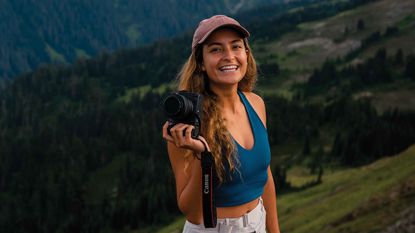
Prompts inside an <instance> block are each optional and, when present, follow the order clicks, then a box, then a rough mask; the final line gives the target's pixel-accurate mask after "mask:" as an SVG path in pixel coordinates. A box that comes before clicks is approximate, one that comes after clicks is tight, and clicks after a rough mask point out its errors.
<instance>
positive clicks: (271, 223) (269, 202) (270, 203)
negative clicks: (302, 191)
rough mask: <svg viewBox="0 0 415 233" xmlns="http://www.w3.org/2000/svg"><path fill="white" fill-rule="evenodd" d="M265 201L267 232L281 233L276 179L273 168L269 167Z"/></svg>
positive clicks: (263, 195) (264, 195) (264, 194)
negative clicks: (273, 175) (273, 176)
mask: <svg viewBox="0 0 415 233" xmlns="http://www.w3.org/2000/svg"><path fill="white" fill-rule="evenodd" d="M262 199H263V200H264V207H265V210H266V212H267V219H266V223H267V232H268V233H280V227H279V224H278V214H277V196H276V193H275V185H274V179H273V178H272V172H271V168H270V167H269V166H268V180H267V183H266V184H265V187H264V193H263V194H262Z"/></svg>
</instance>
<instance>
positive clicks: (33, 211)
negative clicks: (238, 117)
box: [0, 0, 415, 233]
mask: <svg viewBox="0 0 415 233" xmlns="http://www.w3.org/2000/svg"><path fill="white" fill-rule="evenodd" d="M290 4H291V5H290V7H287V5H273V6H268V7H264V8H259V9H253V10H252V11H250V12H245V13H244V12H241V13H240V14H238V15H237V16H238V17H241V21H243V22H244V25H245V26H246V27H247V28H248V29H249V30H250V32H251V33H252V37H251V38H250V42H251V45H252V48H253V51H254V55H255V56H256V58H257V61H258V68H259V71H260V76H259V82H258V86H257V88H256V92H258V93H259V94H260V95H262V96H263V98H264V101H265V103H266V106H267V131H268V135H269V141H270V145H271V151H272V170H273V173H274V181H275V182H276V187H278V190H277V191H278V195H279V197H281V199H282V200H284V195H291V194H292V196H295V198H294V199H295V201H296V202H291V201H290V200H289V199H290V198H287V199H285V200H288V201H286V203H292V206H290V205H289V204H287V207H288V208H287V209H285V208H284V207H282V212H281V218H282V219H285V220H286V221H284V224H286V225H285V226H286V227H287V228H286V229H290V230H292V231H294V230H296V229H294V228H296V224H297V222H293V224H290V223H289V222H288V221H290V219H291V220H292V219H296V218H292V217H291V218H290V217H289V214H290V211H297V210H298V212H295V213H299V212H302V210H301V207H305V208H306V207H308V206H309V205H311V204H313V203H315V204H318V203H324V201H325V200H326V199H324V198H325V197H328V198H329V197H330V196H333V195H335V194H336V193H337V192H336V191H338V189H335V190H334V192H331V191H333V189H332V187H336V188H337V187H339V186H338V185H339V183H337V184H335V186H330V183H329V182H328V181H329V179H330V180H331V181H333V183H335V180H332V179H331V178H330V172H331V170H332V169H334V170H337V169H354V171H358V170H359V167H360V166H366V165H368V164H370V163H372V162H375V161H377V160H379V159H383V158H385V157H392V156H394V155H397V154H400V153H401V152H402V151H404V150H406V149H407V148H408V147H409V146H410V145H413V144H414V143H415V131H414V130H413V129H414V128H415V121H414V119H415V111H414V107H413V106H414V105H413V104H412V105H411V104H410V103H411V102H410V101H411V99H415V98H412V97H413V95H414V94H413V90H414V88H415V82H414V81H415V70H414V67H415V56H414V53H413V52H411V50H410V48H411V47H410V46H409V47H406V46H407V45H408V44H409V45H411V42H412V41H413V40H412V39H413V35H414V34H413V32H414V30H413V29H414V25H415V18H414V17H413V13H412V12H413V11H411V10H410V9H412V7H413V1H411V0H402V1H399V2H396V1H393V0H378V1H373V0H352V1H338V0H325V1H318V2H312V1H310V2H307V3H306V4H301V5H295V4H297V3H294V2H292V3H290ZM392 6H393V7H392ZM391 9H393V10H391ZM395 9H398V10H395ZM371 12H372V13H371ZM373 12H375V13H373ZM369 13H371V14H369ZM385 15H392V16H394V17H396V18H393V20H390V24H389V25H386V26H385V25H383V22H384V21H382V19H383V18H384V16H385ZM388 20H389V19H388ZM378 23H379V24H378ZM352 26H353V27H352ZM345 28H349V29H348V30H344V29H345ZM339 29H342V30H339ZM346 32H347V33H346ZM317 36H320V37H321V38H323V39H322V41H325V42H327V45H330V46H331V47H326V46H324V45H325V43H317V42H321V41H320V40H316V39H312V40H308V38H314V37H317ZM290 38H292V40H290ZM348 40H354V41H357V42H358V44H359V45H360V46H356V47H350V48H349V47H348V50H344V51H343V50H342V51H341V52H339V54H341V56H334V57H332V56H327V53H326V52H325V49H327V48H337V49H338V50H340V49H341V48H343V47H342V46H340V47H337V46H338V45H339V44H342V43H343V42H344V41H348ZM190 42H191V35H190V34H189V33H185V34H183V35H180V36H178V37H175V38H172V39H163V40H159V41H156V42H154V43H149V44H147V45H145V46H140V47H135V48H132V49H128V48H124V49H120V50H116V51H114V52H111V53H107V52H103V53H100V55H98V56H96V57H93V58H80V59H77V60H76V61H75V62H74V64H73V65H47V66H42V67H41V68H38V69H35V70H34V71H32V72H28V73H26V74H23V75H20V76H19V77H16V78H14V79H13V80H9V81H7V82H5V84H3V85H1V86H0V90H1V91H0V202H1V203H2V208H0V229H2V230H3V231H4V232H16V233H19V232H140V233H142V232H155V231H156V230H157V229H158V228H159V227H161V226H163V225H165V224H167V223H169V222H172V221H173V220H174V219H175V218H177V216H181V215H180V213H178V209H177V203H176V197H175V195H174V193H175V187H174V180H173V176H172V174H171V167H170V163H169V161H168V156H167V154H166V150H165V146H164V143H165V142H164V140H163V139H162V137H161V136H160V132H161V127H162V125H163V123H164V122H165V117H164V116H163V111H162V109H161V108H160V103H161V101H162V98H163V96H164V95H165V94H166V93H167V92H169V91H171V88H172V81H173V80H174V77H175V75H176V74H177V72H178V70H179V68H180V66H181V65H182V64H183V62H184V61H185V59H186V58H187V56H188V54H189V52H190V48H189V47H190V46H189V44H190ZM279 42H281V43H283V46H280V44H279ZM404 46H405V47H404ZM400 48H401V49H400ZM349 50H350V51H349ZM307 51H310V54H311V55H310V54H309V53H307ZM307 55H308V56H307ZM365 93H367V94H365ZM372 97H376V98H372ZM378 97H383V98H378ZM397 97H398V98H397ZM405 97H408V99H406V100H405V101H402V99H404V98H405ZM408 151H409V152H408V153H410V155H409V159H411V158H412V157H411V156H412V155H413V148H412V149H410V150H408ZM406 158H407V157H406ZM408 161H409V160H408ZM408 161H407V160H405V161H404V162H403V164H405V165H408V166H409V165H411V163H410V162H408ZM391 167H394V168H395V167H396V170H400V169H401V168H402V167H400V166H395V165H392V166H391ZM298 168H300V172H298ZM366 168H367V167H366ZM369 168H370V165H369ZM363 169H364V168H363ZM384 169H385V170H387V169H389V167H385V168H384ZM384 169H382V168H381V169H380V170H379V171H380V173H382V172H383V171H384ZM402 169H403V168H402ZM405 171H406V172H408V173H411V172H412V170H405ZM388 172H389V170H388ZM298 173H300V174H303V175H304V176H305V177H306V178H307V177H311V178H312V179H305V178H304V177H299V176H298ZM296 174H297V175H296ZM319 174H320V175H319ZM342 174H343V175H344V176H345V177H347V176H348V175H350V173H347V172H346V173H342ZM393 174H395V175H396V176H400V175H403V173H399V172H396V171H394V172H393ZM405 174H406V173H405ZM316 178H317V179H316ZM326 178H327V179H326ZM335 178H337V179H339V181H345V180H344V179H342V178H344V177H343V176H342V175H340V176H335ZM389 178H392V177H385V176H383V175H379V176H378V177H376V178H375V177H370V179H369V181H370V182H371V183H370V185H371V187H372V188H373V187H374V189H373V190H374V191H379V190H380V191H384V190H383V189H378V188H381V186H377V184H379V185H382V187H384V188H388V187H392V188H394V189H395V188H397V189H400V187H395V186H383V185H385V183H382V181H387V184H390V182H393V180H389ZM400 178H402V177H400ZM400 178H399V179H400ZM299 180H300V181H301V182H299ZM356 180H359V181H361V182H363V181H366V179H365V177H363V178H359V179H356ZM331 181H330V182H331ZM353 181H354V180H353ZM333 183H331V184H333ZM349 185H350V186H351V187H352V188H353V189H351V192H353V193H355V192H354V191H356V190H358V191H361V192H356V195H357V196H356V202H354V207H357V209H355V210H356V211H355V210H351V209H349V208H347V207H344V206H341V209H339V210H338V212H336V213H335V214H333V215H330V213H331V212H328V211H325V213H329V214H328V215H330V216H325V217H327V219H328V218H331V217H333V218H335V219H334V222H333V221H331V220H333V218H331V219H329V220H330V221H326V220H327V219H323V220H324V224H326V223H328V224H331V223H333V224H334V225H333V224H331V225H328V226H326V227H327V228H323V229H328V230H333V231H336V230H337V226H339V227H340V228H341V227H343V226H345V227H348V225H347V223H349V221H348V220H349V219H350V218H353V216H355V215H356V216H363V215H364V214H367V213H368V212H367V209H365V208H366V207H365V204H367V205H368V206H369V207H372V206H374V207H376V208H382V206H381V205H380V206H379V205H377V204H379V203H380V204H382V203H383V202H376V201H375V203H371V202H365V200H366V199H365V196H364V194H365V192H364V191H365V189H362V187H366V186H367V185H366V183H359V184H357V186H353V184H349ZM402 187H403V188H405V186H402ZM411 187H412V186H411ZM341 188H342V187H339V189H340V190H341ZM354 188H355V189H354ZM375 188H376V189H375ZM316 190H317V191H318V193H316V194H318V195H317V196H315V198H314V199H313V201H311V202H308V201H307V197H310V198H311V197H312V196H311V194H312V193H313V192H314V191H316ZM327 190H329V192H328V191H327ZM373 190H372V191H373ZM320 191H321V192H320ZM348 194H350V192H349V193H348ZM389 194H393V193H387V194H386V196H389ZM393 195H394V194H393ZM393 195H392V196H393ZM409 195H412V194H411V193H409ZM287 197H288V196H287ZM383 197H385V196H381V200H383V199H382V198H383ZM411 197H412V196H409V199H405V202H401V199H398V200H397V202H396V204H397V205H396V206H397V207H399V206H402V204H403V205H407V204H408V206H409V205H412V204H413V198H411ZM375 198H376V197H375ZM346 199H347V198H346ZM308 200H309V199H308ZM314 200H315V201H314ZM327 200H328V199H327ZM337 200H344V199H341V197H340V198H339V199H331V200H328V201H330V203H336V201H337ZM319 201H320V202H319ZM301 203H305V204H304V206H299V207H300V209H298V208H297V206H295V205H299V204H301ZM356 203H363V205H362V206H360V207H361V208H360V207H359V206H356V205H357V204H356ZM345 204H347V203H345ZM372 204H374V205H372ZM392 204H393V205H394V204H395V203H392ZM396 206H395V207H396ZM312 207H316V209H313V208H311V209H309V210H310V212H309V213H307V214H310V215H307V216H305V217H306V218H301V219H302V220H304V222H302V223H304V224H305V225H306V223H311V224H316V222H314V221H313V219H310V218H309V217H308V216H312V217H315V215H312V213H316V211H317V210H318V209H317V208H319V207H320V206H318V205H316V206H312ZM323 207H324V206H323ZM369 209H370V208H369ZM322 210H324V208H323V209H322ZM347 211H349V212H347ZM383 211H384V209H382V210H381V211H379V213H380V215H371V216H373V219H371V221H368V222H370V223H373V222H375V223H376V222H378V221H380V220H379V219H381V220H382V218H381V217H379V216H381V215H382V213H384V212H383ZM322 217H323V216H322ZM343 217H344V218H343ZM394 219H396V218H394ZM299 221H300V220H299ZM391 221H392V220H391ZM343 222H346V225H342V224H341V223H343ZM382 222H383V221H382ZM302 223H301V224H302ZM363 223H364V222H363ZM363 223H362V222H360V223H359V224H363ZM336 224H339V225H336ZM388 224H389V225H390V224H392V222H388V223H385V225H382V227H383V228H384V227H386V225H388ZM305 225H304V228H302V229H308V228H307V226H305ZM313 227H314V226H313ZM365 227H366V226H362V228H365ZM317 228H318V227H317ZM317 228H313V229H317ZM353 229H354V228H353ZM368 229H369V228H368ZM299 230H301V229H299ZM345 231H346V230H345ZM169 232H172V231H169ZM318 232H321V230H318ZM364 232H371V230H370V229H369V230H367V231H364Z"/></svg>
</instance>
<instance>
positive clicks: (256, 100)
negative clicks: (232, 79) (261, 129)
mask: <svg viewBox="0 0 415 233" xmlns="http://www.w3.org/2000/svg"><path fill="white" fill-rule="evenodd" d="M242 93H243V94H244V95H245V96H246V98H247V99H248V101H249V103H250V104H251V105H252V107H253V108H254V110H255V112H256V113H257V114H258V116H259V117H260V118H261V120H262V122H263V123H264V125H266V124H265V123H266V109H265V103H264V100H263V99H262V97H261V96H259V95H258V94H256V93H254V92H242Z"/></svg>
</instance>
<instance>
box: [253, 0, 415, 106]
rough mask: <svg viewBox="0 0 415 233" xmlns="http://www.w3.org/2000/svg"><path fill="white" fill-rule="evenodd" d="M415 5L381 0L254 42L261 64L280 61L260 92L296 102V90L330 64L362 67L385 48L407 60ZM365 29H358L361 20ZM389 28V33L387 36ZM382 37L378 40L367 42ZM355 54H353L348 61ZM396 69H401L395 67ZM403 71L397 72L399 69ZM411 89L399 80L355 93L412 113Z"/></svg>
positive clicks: (413, 37)
mask: <svg viewBox="0 0 415 233" xmlns="http://www.w3.org/2000/svg"><path fill="white" fill-rule="evenodd" d="M413 12H415V2H414V1H411V0H402V1H399V2H397V1H394V0H380V1H374V2H372V3H368V4H366V5H363V6H360V7H357V8H353V9H350V10H346V11H343V12H341V13H338V14H336V15H334V16H331V17H328V18H324V19H321V20H315V21H308V22H304V23H300V24H297V25H296V27H295V30H292V31H290V32H288V33H285V34H283V35H282V36H281V37H279V38H277V39H275V40H270V41H268V42H266V43H263V42H261V41H259V42H258V43H255V44H254V46H253V47H254V48H255V49H256V50H255V51H257V52H256V56H257V58H258V60H259V61H262V62H268V63H269V62H272V61H273V62H276V63H278V65H279V67H280V70H281V72H280V75H279V76H278V77H274V78H273V77H271V78H270V79H274V80H273V81H272V82H265V83H264V85H262V86H261V85H260V87H259V89H260V90H262V91H263V93H265V94H270V95H275V94H277V95H282V96H286V97H288V98H292V97H293V94H294V91H293V90H294V89H293V86H295V85H296V84H298V83H305V82H307V80H308V78H309V77H310V75H311V73H312V72H313V70H314V69H316V68H319V67H321V65H322V64H323V63H324V62H325V61H326V60H328V59H329V60H333V61H336V62H337V69H340V68H342V67H346V66H349V65H356V64H360V63H362V62H363V61H365V60H367V59H368V58H370V57H372V56H374V55H375V54H376V52H377V51H378V50H379V49H382V48H384V49H386V52H387V56H388V57H393V56H395V54H396V53H397V52H398V50H401V51H402V52H403V55H402V56H403V57H405V56H407V55H409V54H413V53H415V48H414V46H413V41H415V17H414V13H413ZM359 21H361V22H362V25H363V26H361V27H360V28H359V27H358V22H359ZM388 29H393V30H396V31H393V32H392V30H390V32H391V33H389V34H388V32H387V31H388ZM376 33H379V34H380V35H381V36H380V37H379V38H378V39H372V41H371V42H368V43H366V44H364V45H363V43H365V40H366V41H368V38H370V37H371V36H373V35H374V34H376ZM352 52H354V53H355V56H353V57H351V59H346V60H344V59H345V57H347V55H349V54H350V53H352ZM394 69H397V68H394ZM397 70H399V69H397ZM413 89H414V87H413V85H412V84H410V83H408V82H406V81H399V82H396V83H395V84H393V85H391V83H388V84H387V85H380V86H379V87H375V88H374V87H369V86H368V87H365V88H361V89H360V90H355V91H354V94H355V98H359V97H362V96H366V97H370V98H371V99H372V101H373V103H374V104H375V106H376V108H377V109H378V110H379V111H384V110H386V109H388V108H394V107H399V108H400V109H404V110H414V106H415V105H414V103H413V101H412V100H413V99H415V92H414V91H412V90H413ZM333 91H334V90H330V89H325V90H324V91H320V93H319V95H318V96H317V97H319V98H317V100H319V101H320V100H321V99H324V98H326V97H327V95H328V94H330V92H333Z"/></svg>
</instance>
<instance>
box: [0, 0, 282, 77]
mask: <svg viewBox="0 0 415 233" xmlns="http://www.w3.org/2000/svg"><path fill="white" fill-rule="evenodd" d="M278 2H281V0H255V1H245V0H221V1H207V0H201V1H191V0H181V1H163V0H154V1H133V0H117V1H113V0H103V1H99V0H91V1H82V0H62V1H48V0H17V1H7V0H1V1H0V5H1V8H0V21H1V24H0V30H1V31H3V32H4V33H3V35H2V36H1V38H0V78H12V77H14V76H15V75H18V74H21V73H22V72H27V71H30V70H33V69H35V68H36V67H38V66H39V65H41V64H48V63H59V64H66V63H72V62H73V61H74V60H75V59H76V58H79V57H90V56H95V55H96V54H98V53H100V52H102V51H114V50H115V49H118V48H127V47H134V46H137V45H143V44H146V43H149V42H152V41H155V40H158V39H162V38H169V37H172V36H174V35H177V34H178V33H181V32H183V31H185V30H188V29H190V28H194V27H195V26H196V25H195V24H196V23H197V22H198V21H199V20H200V19H202V18H205V17H208V16H211V15H213V14H218V13H223V14H235V13H237V12H240V11H242V10H247V9H250V8H252V7H257V6H262V5H269V4H272V3H278Z"/></svg>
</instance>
